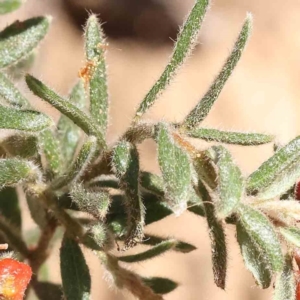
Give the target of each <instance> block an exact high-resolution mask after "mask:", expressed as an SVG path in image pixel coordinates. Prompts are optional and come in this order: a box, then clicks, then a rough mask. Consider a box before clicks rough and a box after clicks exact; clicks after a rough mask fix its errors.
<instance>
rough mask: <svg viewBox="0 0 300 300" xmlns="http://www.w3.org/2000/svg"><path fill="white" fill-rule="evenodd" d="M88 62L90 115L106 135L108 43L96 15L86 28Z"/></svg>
mask: <svg viewBox="0 0 300 300" xmlns="http://www.w3.org/2000/svg"><path fill="white" fill-rule="evenodd" d="M85 48H86V60H87V67H88V68H89V69H88V72H90V74H89V78H87V79H86V80H87V83H88V84H89V92H90V113H91V116H92V117H93V118H94V120H95V121H96V123H97V124H98V125H99V128H100V130H101V131H102V132H103V133H105V132H106V127H107V117H108V92H107V77H106V62H105V52H106V43H105V37H104V33H103V31H102V28H101V25H100V23H99V21H98V20H97V17H96V16H95V15H91V16H90V17H89V18H88V21H87V24H86V28H85Z"/></svg>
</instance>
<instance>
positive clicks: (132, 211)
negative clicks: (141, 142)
mask: <svg viewBox="0 0 300 300" xmlns="http://www.w3.org/2000/svg"><path fill="white" fill-rule="evenodd" d="M112 165H113V167H114V168H115V170H116V175H117V177H118V178H119V179H120V185H121V187H122V189H123V190H124V191H125V196H126V197H125V206H126V210H127V215H128V234H127V237H126V241H125V248H131V247H133V246H135V245H136V244H137V243H138V242H140V241H142V240H143V237H144V223H145V209H144V205H143V202H142V199H141V196H140V191H139V172H140V166H139V155H138V151H137V149H136V147H135V146H134V145H132V144H130V143H128V142H126V141H121V142H119V144H118V145H117V146H116V147H115V148H114V151H113V157H112Z"/></svg>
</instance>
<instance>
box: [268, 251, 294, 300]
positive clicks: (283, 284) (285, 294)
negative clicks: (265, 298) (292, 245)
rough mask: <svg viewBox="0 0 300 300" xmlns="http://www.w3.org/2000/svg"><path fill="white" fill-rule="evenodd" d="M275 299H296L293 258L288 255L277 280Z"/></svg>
mask: <svg viewBox="0 0 300 300" xmlns="http://www.w3.org/2000/svg"><path fill="white" fill-rule="evenodd" d="M273 299H274V300H295V299H296V280H295V275H294V271H293V262H292V258H291V257H290V256H289V255H287V256H286V258H285V264H284V268H283V271H282V272H281V274H278V276H277V278H276V282H275V293H274V296H273Z"/></svg>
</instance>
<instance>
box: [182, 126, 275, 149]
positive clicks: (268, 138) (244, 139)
mask: <svg viewBox="0 0 300 300" xmlns="http://www.w3.org/2000/svg"><path fill="white" fill-rule="evenodd" d="M186 134H187V135H188V136H190V137H193V138H197V139H202V140H205V141H208V142H220V143H225V144H234V145H241V146H257V145H263V144H267V143H270V142H272V141H273V140H274V136H273V135H268V134H262V133H244V132H232V131H223V130H218V129H212V128H192V129H190V130H187V132H186Z"/></svg>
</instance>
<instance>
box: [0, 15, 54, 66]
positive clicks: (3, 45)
mask: <svg viewBox="0 0 300 300" xmlns="http://www.w3.org/2000/svg"><path fill="white" fill-rule="evenodd" d="M50 20H51V19H50V18H47V17H36V18H32V19H28V20H26V21H24V22H20V21H16V22H14V23H13V24H12V25H10V26H8V27H6V28H5V29H4V30H3V31H2V32H0V68H4V67H8V66H10V65H12V64H14V63H16V62H18V61H19V60H20V59H22V58H23V57H26V56H27V55H28V53H30V52H31V51H32V50H33V49H35V48H36V46H37V45H38V44H39V42H40V41H41V40H42V39H43V38H44V37H45V35H46V33H47V32H48V29H49V25H50Z"/></svg>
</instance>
